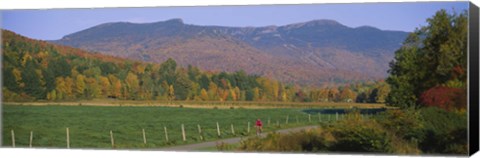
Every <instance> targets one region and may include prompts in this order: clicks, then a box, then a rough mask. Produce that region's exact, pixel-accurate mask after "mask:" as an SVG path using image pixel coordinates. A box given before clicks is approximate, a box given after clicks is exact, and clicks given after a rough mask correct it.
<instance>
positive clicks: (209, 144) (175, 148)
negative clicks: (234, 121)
mask: <svg viewBox="0 0 480 158" xmlns="http://www.w3.org/2000/svg"><path fill="white" fill-rule="evenodd" d="M316 127H318V126H304V127H296V128H288V129H282V130H277V131H276V132H277V133H289V132H296V131H301V130H305V129H311V128H316ZM267 134H268V133H262V134H261V135H260V137H265V136H267ZM250 137H255V136H250ZM245 138H248V137H236V138H229V139H220V140H215V141H210V142H204V143H198V144H188V145H180V146H172V147H166V148H161V149H160V150H163V151H195V150H198V149H201V148H207V147H214V146H216V144H217V142H224V143H227V144H234V143H239V142H240V141H241V140H242V139H245Z"/></svg>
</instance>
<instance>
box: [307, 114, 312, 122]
mask: <svg viewBox="0 0 480 158" xmlns="http://www.w3.org/2000/svg"><path fill="white" fill-rule="evenodd" d="M308 122H312V116H311V115H310V114H308Z"/></svg>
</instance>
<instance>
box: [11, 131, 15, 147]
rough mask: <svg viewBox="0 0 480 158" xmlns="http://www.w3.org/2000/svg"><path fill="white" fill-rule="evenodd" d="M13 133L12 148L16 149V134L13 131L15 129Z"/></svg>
mask: <svg viewBox="0 0 480 158" xmlns="http://www.w3.org/2000/svg"><path fill="white" fill-rule="evenodd" d="M11 133H12V147H14V148H15V132H14V131H13V129H12V131H11Z"/></svg>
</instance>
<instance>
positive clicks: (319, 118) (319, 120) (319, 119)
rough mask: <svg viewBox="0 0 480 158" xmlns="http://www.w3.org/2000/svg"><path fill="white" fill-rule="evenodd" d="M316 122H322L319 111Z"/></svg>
mask: <svg viewBox="0 0 480 158" xmlns="http://www.w3.org/2000/svg"><path fill="white" fill-rule="evenodd" d="M318 122H322V117H321V115H320V113H318Z"/></svg>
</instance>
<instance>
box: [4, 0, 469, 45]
mask: <svg viewBox="0 0 480 158" xmlns="http://www.w3.org/2000/svg"><path fill="white" fill-rule="evenodd" d="M467 8H468V2H416V3H415V2H414V3H412V2H410V3H357V4H317V5H273V6H272V5H270V6H269V5H263V6H211V7H158V8H109V9H98V8H97V9H50V10H3V11H1V14H2V23H1V25H2V28H4V29H8V30H11V31H14V32H16V33H19V34H21V35H24V36H27V37H30V38H35V39H42V40H55V39H60V38H62V37H63V36H65V35H68V34H71V33H74V32H77V31H81V30H83V29H87V28H89V27H93V26H95V25H98V24H102V23H106V22H119V21H124V22H125V21H126V22H135V23H146V22H157V21H164V20H168V19H172V18H181V19H183V21H184V23H187V24H196V25H219V26H268V25H277V26H280V25H285V24H291V23H297V22H305V21H310V20H314V19H331V20H336V21H338V22H340V23H342V24H344V25H346V26H349V27H358V26H364V25H368V26H373V27H377V28H379V29H382V30H400V31H408V32H411V31H413V30H414V29H415V28H416V27H419V26H421V25H425V24H426V23H425V20H426V19H427V18H429V17H431V16H432V15H434V13H435V12H436V11H437V10H440V9H446V10H448V11H449V12H452V11H453V10H455V11H457V12H459V11H461V10H464V9H467Z"/></svg>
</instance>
